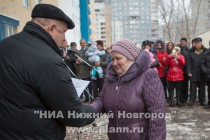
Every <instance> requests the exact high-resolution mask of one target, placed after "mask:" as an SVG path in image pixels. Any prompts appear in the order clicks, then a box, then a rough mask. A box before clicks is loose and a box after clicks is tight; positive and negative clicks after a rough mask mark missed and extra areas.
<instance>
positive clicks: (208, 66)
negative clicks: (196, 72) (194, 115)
mask: <svg viewBox="0 0 210 140" xmlns="http://www.w3.org/2000/svg"><path fill="white" fill-rule="evenodd" d="M200 67H201V71H202V73H203V74H204V75H205V81H206V83H207V87H208V90H207V91H208V104H207V106H206V107H207V108H210V49H208V50H207V51H206V52H205V53H204V55H203V56H202V58H201V66H200Z"/></svg>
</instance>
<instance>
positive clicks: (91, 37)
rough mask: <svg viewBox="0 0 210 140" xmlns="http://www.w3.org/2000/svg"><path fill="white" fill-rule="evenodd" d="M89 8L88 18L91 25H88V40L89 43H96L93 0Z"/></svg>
mask: <svg viewBox="0 0 210 140" xmlns="http://www.w3.org/2000/svg"><path fill="white" fill-rule="evenodd" d="M89 7H90V15H89V18H90V21H91V24H90V29H91V35H90V40H91V41H96V40H97V38H96V17H95V16H96V15H95V0H90V4H89Z"/></svg>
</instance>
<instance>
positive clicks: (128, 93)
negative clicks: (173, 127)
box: [91, 40, 166, 140]
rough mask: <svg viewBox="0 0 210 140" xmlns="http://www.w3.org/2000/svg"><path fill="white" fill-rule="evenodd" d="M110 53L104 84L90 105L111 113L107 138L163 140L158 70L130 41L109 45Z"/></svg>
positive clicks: (112, 139) (164, 131)
mask: <svg viewBox="0 0 210 140" xmlns="http://www.w3.org/2000/svg"><path fill="white" fill-rule="evenodd" d="M111 55H112V63H111V64H110V65H109V66H108V68H107V76H106V80H105V83H104V87H103V89H102V91H101V93H100V95H99V97H98V98H96V100H95V101H94V102H93V103H92V104H91V106H92V107H94V108H95V109H96V110H97V112H98V113H109V114H111V115H110V116H111V117H110V118H109V125H108V137H109V140H164V139H165V137H166V124H165V119H164V113H165V97H164V91H163V86H162V84H161V81H160V78H159V77H158V74H157V72H155V71H154V70H152V69H150V68H149V67H150V56H149V55H148V53H147V52H145V51H143V50H141V51H140V50H139V49H138V48H137V47H136V46H135V45H134V43H132V42H131V41H129V40H121V41H119V42H117V43H116V44H114V45H112V50H111ZM152 114H153V115H152ZM112 115H113V116H112ZM154 116H155V117H154ZM118 130H122V131H120V132H119V131H118ZM123 130H124V131H123Z"/></svg>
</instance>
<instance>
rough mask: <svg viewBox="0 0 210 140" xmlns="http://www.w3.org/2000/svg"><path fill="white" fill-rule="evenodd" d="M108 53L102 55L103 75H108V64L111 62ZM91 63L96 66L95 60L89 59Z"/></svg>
mask: <svg viewBox="0 0 210 140" xmlns="http://www.w3.org/2000/svg"><path fill="white" fill-rule="evenodd" d="M102 51H104V50H102ZM108 55H109V54H108V53H105V54H104V55H101V56H100V66H101V67H102V69H103V75H106V68H107V66H108V64H109V62H108V61H107V59H108V58H107V57H108ZM89 64H90V65H92V66H95V63H93V62H90V61H89Z"/></svg>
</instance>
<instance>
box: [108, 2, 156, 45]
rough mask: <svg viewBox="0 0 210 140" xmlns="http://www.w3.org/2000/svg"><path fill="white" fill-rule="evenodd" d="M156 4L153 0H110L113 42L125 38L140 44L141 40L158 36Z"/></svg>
mask: <svg viewBox="0 0 210 140" xmlns="http://www.w3.org/2000/svg"><path fill="white" fill-rule="evenodd" d="M156 4H157V3H156V1H155V0H129V1H128V0H111V5H112V35H113V37H112V40H113V42H116V41H118V40H120V39H123V38H126V39H130V40H132V41H133V42H135V43H136V44H137V46H140V45H141V43H142V41H143V40H148V39H149V40H150V39H156V38H158V20H157V18H156V17H155V11H157V9H158V6H156V7H155V6H154V5H156ZM157 13H158V12H157Z"/></svg>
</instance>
